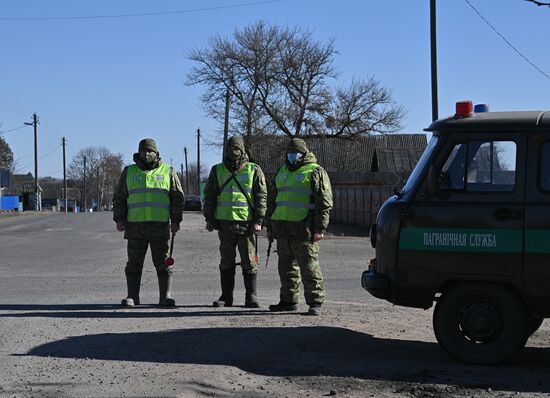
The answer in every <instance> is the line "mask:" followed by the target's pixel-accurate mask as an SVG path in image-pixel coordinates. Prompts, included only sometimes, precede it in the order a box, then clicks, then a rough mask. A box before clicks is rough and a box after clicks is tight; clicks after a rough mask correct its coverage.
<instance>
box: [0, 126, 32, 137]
mask: <svg viewBox="0 0 550 398" xmlns="http://www.w3.org/2000/svg"><path fill="white" fill-rule="evenodd" d="M23 127H27V126H25V125H23V126H19V127H16V128H14V129H11V130H3V131H0V135H4V134H6V133H11V132H12V131H15V130H19V129H22V128H23Z"/></svg>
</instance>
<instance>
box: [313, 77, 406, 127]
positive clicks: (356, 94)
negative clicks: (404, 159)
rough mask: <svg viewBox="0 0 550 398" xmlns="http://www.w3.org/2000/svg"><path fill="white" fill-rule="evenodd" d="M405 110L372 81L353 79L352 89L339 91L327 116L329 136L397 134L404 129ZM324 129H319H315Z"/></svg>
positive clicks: (387, 92) (378, 84)
mask: <svg viewBox="0 0 550 398" xmlns="http://www.w3.org/2000/svg"><path fill="white" fill-rule="evenodd" d="M404 115H405V110H404V109H403V107H402V106H401V105H398V104H396V103H395V102H394V101H393V100H392V98H391V92H390V91H389V90H388V89H386V88H384V87H381V86H380V83H379V82H377V81H376V80H374V79H372V78H370V79H369V80H367V81H363V80H353V81H352V83H351V85H350V86H349V87H347V88H346V87H341V88H338V89H336V92H335V94H334V95H333V96H332V104H331V105H330V106H329V111H328V112H327V113H326V114H325V115H324V116H325V118H324V121H325V124H326V128H327V130H328V132H327V135H332V136H340V135H345V136H356V135H361V134H369V133H394V132H396V131H398V130H399V128H400V127H401V120H403V117H404ZM315 128H316V129H318V130H321V127H320V126H315Z"/></svg>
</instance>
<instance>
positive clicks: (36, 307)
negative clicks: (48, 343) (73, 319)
mask: <svg viewBox="0 0 550 398" xmlns="http://www.w3.org/2000/svg"><path fill="white" fill-rule="evenodd" d="M139 308H160V307H159V306H157V305H153V304H144V305H139V306H136V307H134V308H131V309H128V310H130V311H133V310H136V309H139ZM175 308H211V306H209V305H200V304H197V305H178V306H176V307H175ZM121 309H123V308H122V306H121V305H120V304H0V311H105V310H121ZM4 315H6V314H0V317H2V316H4ZM22 315H23V314H22ZM42 315H43V316H47V314H42Z"/></svg>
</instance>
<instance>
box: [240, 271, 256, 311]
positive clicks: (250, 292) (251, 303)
mask: <svg viewBox="0 0 550 398" xmlns="http://www.w3.org/2000/svg"><path fill="white" fill-rule="evenodd" d="M243 279H244V288H245V290H246V293H245V295H244V306H245V307H246V308H260V303H258V299H257V298H256V291H257V288H258V283H257V282H258V280H257V274H243Z"/></svg>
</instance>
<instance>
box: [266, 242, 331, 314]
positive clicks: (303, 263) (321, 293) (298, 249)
mask: <svg viewBox="0 0 550 398" xmlns="http://www.w3.org/2000/svg"><path fill="white" fill-rule="evenodd" d="M277 254H278V256H279V264H278V265H279V278H280V280H281V292H280V298H281V301H284V302H286V303H295V304H296V303H298V300H299V297H300V281H302V282H303V284H304V296H305V299H306V303H307V304H309V305H311V304H321V303H322V302H323V300H324V298H325V284H324V281H323V274H322V273H321V267H320V266H319V260H318V257H319V245H318V244H317V243H315V242H311V241H309V240H306V241H299V242H297V241H296V240H295V239H293V238H292V237H287V238H277Z"/></svg>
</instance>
